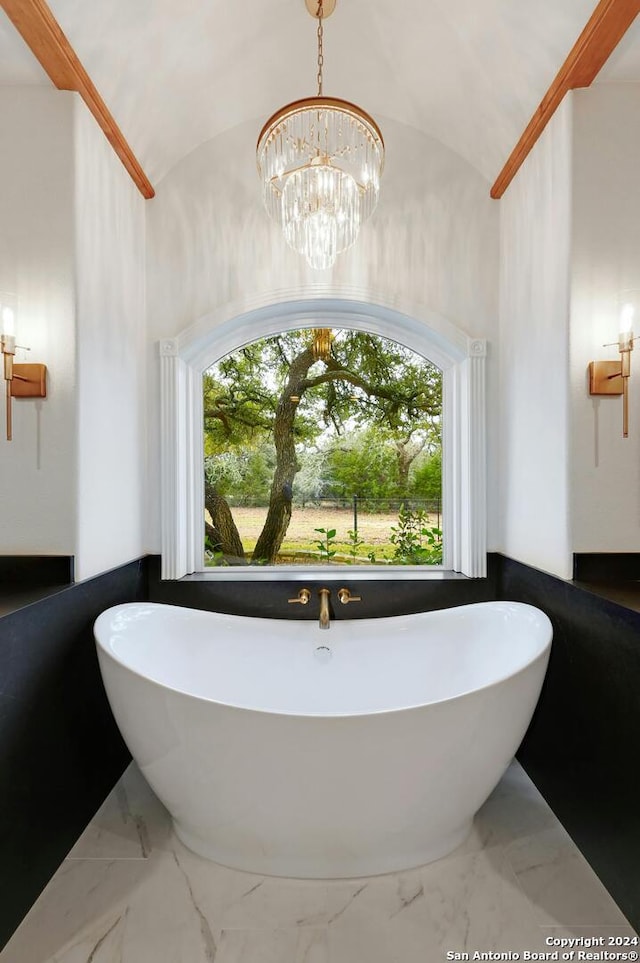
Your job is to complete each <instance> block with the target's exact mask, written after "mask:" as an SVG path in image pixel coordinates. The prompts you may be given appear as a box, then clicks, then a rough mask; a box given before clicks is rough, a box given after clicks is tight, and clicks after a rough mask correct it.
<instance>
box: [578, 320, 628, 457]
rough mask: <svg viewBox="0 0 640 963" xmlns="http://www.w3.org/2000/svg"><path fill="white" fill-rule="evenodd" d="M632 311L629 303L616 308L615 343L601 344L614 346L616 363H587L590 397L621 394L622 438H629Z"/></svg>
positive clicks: (606, 346)
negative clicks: (618, 356) (617, 317)
mask: <svg viewBox="0 0 640 963" xmlns="http://www.w3.org/2000/svg"><path fill="white" fill-rule="evenodd" d="M635 314H636V309H635V306H634V304H633V303H632V302H631V301H623V302H622V304H621V307H620V324H619V331H620V333H619V334H618V340H617V341H612V342H611V343H610V344H605V345H603V347H605V348H610V347H612V346H613V345H617V347H618V350H619V352H620V361H592V362H591V363H590V364H589V394H590V395H622V437H623V438H627V437H628V436H629V376H630V374H631V352H632V351H633V342H634V341H635V340H636V338H634V336H633V322H634V317H635Z"/></svg>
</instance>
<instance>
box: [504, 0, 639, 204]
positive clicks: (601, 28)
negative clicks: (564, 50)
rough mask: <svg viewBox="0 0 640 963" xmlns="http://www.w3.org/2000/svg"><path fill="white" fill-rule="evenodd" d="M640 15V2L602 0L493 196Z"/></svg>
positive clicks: (505, 184)
mask: <svg viewBox="0 0 640 963" xmlns="http://www.w3.org/2000/svg"><path fill="white" fill-rule="evenodd" d="M638 13H640V0H600V2H599V3H598V6H597V7H596V8H595V10H594V11H593V13H592V15H591V17H590V18H589V21H588V23H587V25H586V27H585V28H584V30H583V31H582V33H581V34H580V36H579V37H578V39H577V40H576V42H575V44H574V45H573V48H572V50H571V52H570V54H569V56H568V57H567V59H566V60H565V62H564V63H563V65H562V67H561V68H560V70H559V71H558V73H557V75H556V78H555V80H554V81H553V83H552V84H551V86H550V87H549V89H548V91H547V92H546V94H545V95H544V97H543V98H542V100H541V101H540V105H539V106H538V109H537V110H536V112H535V113H534V115H533V117H532V118H531V120H530V121H529V123H528V124H527V127H526V129H525V131H524V133H523V134H522V137H521V138H520V140H519V141H518V143H517V144H516V146H515V147H514V149H513V151H512V153H511V156H510V157H509V159H508V161H507V163H506V164H505V165H504V167H503V168H502V170H501V171H500V174H499V175H498V177H497V179H496V182H495V184H494V185H493V187H492V188H491V197H495V198H500V197H502V195H503V194H504V192H505V191H506V189H507V187H508V186H509V184H510V183H511V181H512V180H513V178H514V177H515V175H516V174H517V172H518V170H519V169H520V167H521V165H522V163H523V161H524V159H525V157H526V156H527V155H528V153H529V151H530V150H531V148H532V147H533V145H534V144H535V143H536V141H537V140H538V138H539V137H540V134H541V133H542V131H543V130H544V129H545V127H546V126H547V124H548V123H549V121H550V120H551V118H552V117H553V115H554V113H555V112H556V110H557V108H558V107H559V106H560V103H561V101H562V99H563V97H564V95H565V94H566V93H567V91H569V90H574V89H575V88H577V87H588V86H589V85H590V84H591V83H592V81H593V80H594V78H595V77H596V75H597V74H598V72H599V70H600V69H601V67H602V66H603V65H604V64H605V62H606V61H607V60H608V58H609V56H610V55H611V53H612V52H613V51H614V50H615V48H616V47H617V45H618V44H619V43H620V41H621V40H622V38H623V36H624V35H625V33H626V32H627V30H628V29H629V27H630V26H631V24H632V23H633V21H634V20H635V18H636V17H637V15H638Z"/></svg>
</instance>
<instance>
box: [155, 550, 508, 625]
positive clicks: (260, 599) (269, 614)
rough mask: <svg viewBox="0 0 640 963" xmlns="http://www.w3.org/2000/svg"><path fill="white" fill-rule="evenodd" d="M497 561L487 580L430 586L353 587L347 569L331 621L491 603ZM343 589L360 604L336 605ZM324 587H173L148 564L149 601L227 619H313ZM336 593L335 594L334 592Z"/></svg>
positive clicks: (198, 581)
mask: <svg viewBox="0 0 640 963" xmlns="http://www.w3.org/2000/svg"><path fill="white" fill-rule="evenodd" d="M498 564H499V563H498V556H496V555H489V556H488V564H487V569H488V574H487V578H477V579H473V578H466V577H465V576H460V575H458V576H456V575H453V576H449V575H448V574H447V573H444V575H443V577H442V578H437V579H434V580H422V581H418V580H415V581H414V580H411V581H391V580H388V581H387V580H385V581H379V582H378V581H365V580H362V581H358V579H357V578H350V577H349V570H348V568H345V569H344V578H343V579H342V580H341V581H340V582H339V583H338V582H335V581H332V582H330V583H329V587H330V588H331V589H332V593H331V600H330V611H331V618H332V619H336V620H340V619H377V618H382V617H384V616H391V615H410V614H411V613H413V612H428V611H431V610H432V609H446V608H451V607H453V606H455V605H466V604H468V603H470V602H487V601H491V600H492V599H495V597H496V587H497V572H498ZM343 583H344V585H345V586H346V587H347V588H348V589H349V590H350V591H351V593H352V595H360V596H361V597H362V602H358V603H353V604H351V605H341V604H340V603H339V602H338V601H337V595H336V592H337V590H338V589H339V588H340V586H341V585H342V584H343ZM325 584H327V583H326V582H322V581H320V580H318V579H308V580H306V581H304V582H300V581H293V580H292V581H281V582H280V581H279V582H271V581H260V580H256V581H254V582H253V581H245V582H240V581H238V582H233V581H226V580H225V581H218V582H216V580H215V578H209V579H203V578H202V576H197V575H195V576H187V577H186V578H184V579H180V580H179V581H177V582H171V581H162V580H161V579H160V557H159V556H158V555H152V556H150V558H149V601H152V602H165V603H167V604H169V605H184V606H186V607H187V608H193V609H206V610H208V611H212V612H224V613H226V614H229V615H250V616H257V617H259V618H268V619H310V620H314V619H317V618H318V605H319V603H318V601H317V599H316V597H315V596H316V595H317V591H318V589H319V588H320V587H321V586H322V585H325ZM302 585H304V586H306V587H307V588H309V589H311V592H312V600H311V602H309V604H308V605H304V606H303V605H289V604H288V603H287V599H290V598H295V597H296V595H297V593H298V591H299V589H300V588H301V586H302ZM334 587H335V591H334V590H333V589H334Z"/></svg>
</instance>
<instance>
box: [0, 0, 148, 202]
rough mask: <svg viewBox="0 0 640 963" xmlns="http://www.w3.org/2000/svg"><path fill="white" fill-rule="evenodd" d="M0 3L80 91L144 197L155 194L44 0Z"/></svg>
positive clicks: (34, 48)
mask: <svg viewBox="0 0 640 963" xmlns="http://www.w3.org/2000/svg"><path fill="white" fill-rule="evenodd" d="M0 6H2V8H3V10H4V12H5V13H6V15H7V16H8V17H9V19H10V20H11V22H12V23H13V25H14V27H15V28H16V30H17V31H18V33H19V34H20V36H21V37H22V39H23V40H24V41H25V43H26V44H27V46H28V47H29V48H30V49H31V52H32V53H33V54H34V56H35V57H36V59H37V60H38V61H39V62H40V64H41V65H42V67H43V68H44V70H45V71H46V72H47V74H48V75H49V77H50V78H51V80H52V81H53V83H54V84H55V86H56V87H57V88H58V89H59V90H75V91H77V93H79V94H80V96H81V97H82V99H83V100H84V102H85V104H86V105H87V107H88V108H89V110H90V111H91V113H92V114H93V116H94V117H95V119H96V120H97V122H98V124H99V125H100V127H101V128H102V130H103V132H104V134H105V136H106V138H107V140H108V141H109V143H110V144H111V146H112V147H113V149H114V150H115V152H116V154H117V155H118V157H119V158H120V160H121V161H122V163H123V164H124V166H125V168H126V169H127V171H128V172H129V174H130V176H131V177H132V179H133V181H134V183H135V184H136V186H137V188H138V190H139V191H140V193H141V194H142V195H143V197H145V198H147V199H149V198H151V197H154V195H155V191H154V189H153V186H152V184H151V182H150V181H149V179H148V177H147V175H146V174H145V172H144V171H143V169H142V167H141V165H140V163H139V162H138V160H137V158H136V156H135V155H134V153H133V151H132V150H131V147H130V146H129V144H128V143H127V141H126V140H125V137H124V134H123V133H122V131H121V130H120V128H119V127H118V125H117V123H116V122H115V120H114V118H113V116H112V115H111V113H110V111H109V109H108V107H107V105H106V104H105V102H104V100H103V99H102V97H101V96H100V94H99V93H98V91H97V90H96V87H95V85H94V83H93V81H92V80H91V77H90V76H89V74H88V73H87V71H86V70H85V69H84V67H83V66H82V64H81V63H80V60H79V59H78V56H77V55H76V52H75V50H74V49H73V47H72V46H71V44H70V43H69V41H68V40H67V38H66V36H65V35H64V32H63V30H62V28H61V26H60V24H59V23H58V21H57V20H56V18H55V17H54V15H53V13H52V12H51V10H50V9H49V7H48V6H47V4H46V3H45V2H44V0H0Z"/></svg>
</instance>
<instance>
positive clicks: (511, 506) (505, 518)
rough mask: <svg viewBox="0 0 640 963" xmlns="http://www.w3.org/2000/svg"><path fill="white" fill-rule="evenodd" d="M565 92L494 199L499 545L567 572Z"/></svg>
mask: <svg viewBox="0 0 640 963" xmlns="http://www.w3.org/2000/svg"><path fill="white" fill-rule="evenodd" d="M571 125H572V102H571V96H568V97H567V98H565V100H564V102H563V104H562V105H561V107H560V108H559V110H558V111H557V112H556V114H555V115H554V117H553V119H552V120H551V122H550V124H549V125H548V127H547V128H546V130H545V132H544V133H543V135H542V137H541V138H540V140H539V141H538V143H537V144H536V146H535V148H534V150H533V151H532V152H531V153H530V154H529V156H528V158H527V160H526V161H525V162H524V164H523V166H522V167H521V169H520V171H519V172H518V174H517V176H516V177H515V179H514V180H513V182H512V183H511V185H510V187H509V189H508V190H507V192H506V194H505V195H504V197H503V199H502V201H501V205H500V208H501V222H500V465H501V468H500V485H501V514H502V539H501V545H502V551H503V552H504V553H505V554H507V555H509V556H511V557H512V558H515V559H518V560H519V561H522V562H525V563H527V564H529V565H533V566H534V567H537V568H540V569H543V570H545V571H547V572H551V573H554V574H556V575H559V576H561V577H564V578H567V577H570V576H571V542H570V518H569V510H570V506H569V464H568V456H569V431H570V427H569V421H570V414H569V388H568V378H567V372H568V365H569V297H570V279H569V272H570V250H571V162H572V156H571V155H572V151H571V139H572V133H571Z"/></svg>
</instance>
